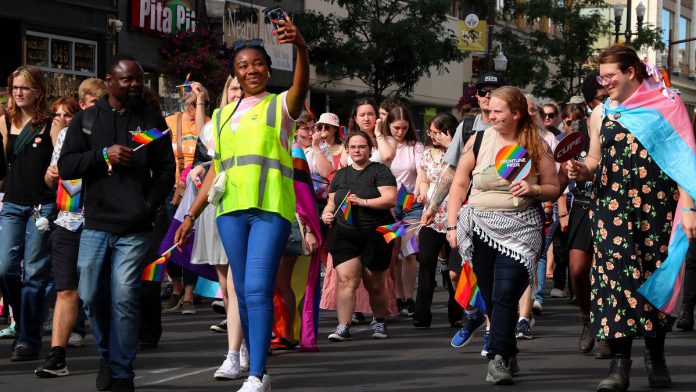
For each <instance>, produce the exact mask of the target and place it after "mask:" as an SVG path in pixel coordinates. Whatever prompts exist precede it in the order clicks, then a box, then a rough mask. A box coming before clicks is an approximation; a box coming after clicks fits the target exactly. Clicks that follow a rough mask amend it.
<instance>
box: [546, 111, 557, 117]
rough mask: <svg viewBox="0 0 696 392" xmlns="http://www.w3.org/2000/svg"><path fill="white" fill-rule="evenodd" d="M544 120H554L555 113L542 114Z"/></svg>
mask: <svg viewBox="0 0 696 392" xmlns="http://www.w3.org/2000/svg"><path fill="white" fill-rule="evenodd" d="M544 117H545V118H556V112H551V113H546V112H544Z"/></svg>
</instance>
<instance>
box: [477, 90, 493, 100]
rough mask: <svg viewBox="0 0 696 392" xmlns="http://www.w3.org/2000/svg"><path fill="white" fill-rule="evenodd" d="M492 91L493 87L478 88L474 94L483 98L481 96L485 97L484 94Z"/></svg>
mask: <svg viewBox="0 0 696 392" xmlns="http://www.w3.org/2000/svg"><path fill="white" fill-rule="evenodd" d="M493 91H495V89H494V88H492V89H485V88H480V89H478V90H476V94H477V95H478V96H479V97H481V98H483V97H485V96H487V95H489V94H491V93H492V92H493Z"/></svg>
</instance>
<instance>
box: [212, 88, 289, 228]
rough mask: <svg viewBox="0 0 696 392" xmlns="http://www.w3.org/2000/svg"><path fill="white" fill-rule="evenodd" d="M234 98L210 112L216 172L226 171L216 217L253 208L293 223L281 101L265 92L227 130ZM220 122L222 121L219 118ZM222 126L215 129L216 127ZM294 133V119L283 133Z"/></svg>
mask: <svg viewBox="0 0 696 392" xmlns="http://www.w3.org/2000/svg"><path fill="white" fill-rule="evenodd" d="M235 106H236V102H234V103H230V104H228V105H227V106H225V107H224V108H222V109H217V110H215V112H214V113H213V132H214V137H215V146H216V148H215V150H216V151H215V158H214V159H213V162H214V164H215V169H216V172H217V173H220V170H221V168H222V170H224V171H225V173H226V174H227V182H226V186H225V192H224V194H223V195H222V198H221V200H220V203H219V204H218V207H217V216H220V215H223V214H226V213H229V212H233V211H242V210H248V209H252V208H257V209H260V210H263V211H269V212H275V213H278V214H280V215H281V216H282V217H283V218H285V219H287V220H288V221H290V222H292V220H293V218H294V216H295V188H294V187H293V166H292V157H291V155H290V153H289V152H288V150H287V149H286V148H285V147H283V145H282V144H281V142H280V137H281V125H282V119H283V102H282V99H280V96H279V95H276V94H269V95H268V96H267V97H265V98H264V100H263V101H261V102H259V103H258V104H256V106H254V107H253V108H252V109H250V110H249V111H248V112H247V113H245V114H244V116H242V118H241V119H240V121H239V125H238V126H237V130H236V131H234V132H233V131H232V130H231V129H230V125H229V124H230V122H231V121H232V114H233V112H234V108H235ZM221 121H222V122H221ZM221 126H222V127H223V129H220V127H221ZM294 133H295V125H294V123H293V126H292V130H291V132H290V135H287V136H288V139H289V140H292V139H293V137H294Z"/></svg>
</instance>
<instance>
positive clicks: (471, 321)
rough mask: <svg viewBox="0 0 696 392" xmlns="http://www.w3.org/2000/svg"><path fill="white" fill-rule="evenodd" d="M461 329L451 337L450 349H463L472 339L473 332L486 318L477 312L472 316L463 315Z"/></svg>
mask: <svg viewBox="0 0 696 392" xmlns="http://www.w3.org/2000/svg"><path fill="white" fill-rule="evenodd" d="M463 321H464V322H463V325H462V328H461V329H460V330H459V331H457V333H455V334H454V336H453V337H452V341H451V342H450V344H451V345H452V347H457V348H459V347H464V346H466V345H467V344H469V342H470V341H471V338H473V337H474V331H476V329H478V327H480V326H481V325H483V323H484V322H485V321H486V316H484V314H483V312H481V311H480V310H477V311H476V313H474V314H466V313H465V314H464V320H463Z"/></svg>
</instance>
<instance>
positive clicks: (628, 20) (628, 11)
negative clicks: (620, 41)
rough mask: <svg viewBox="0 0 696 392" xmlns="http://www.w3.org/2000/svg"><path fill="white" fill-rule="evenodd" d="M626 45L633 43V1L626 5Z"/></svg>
mask: <svg viewBox="0 0 696 392" xmlns="http://www.w3.org/2000/svg"><path fill="white" fill-rule="evenodd" d="M626 8H627V9H626V43H627V44H630V43H631V23H632V22H631V8H632V7H631V0H627V3H626Z"/></svg>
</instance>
